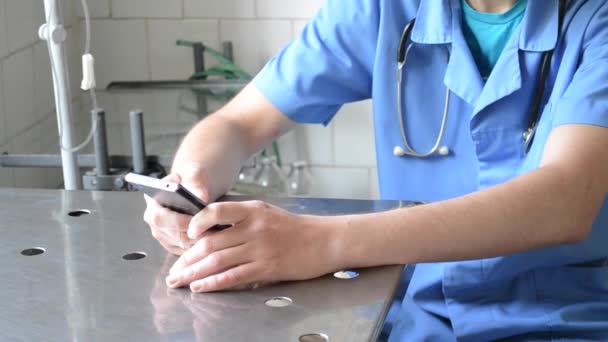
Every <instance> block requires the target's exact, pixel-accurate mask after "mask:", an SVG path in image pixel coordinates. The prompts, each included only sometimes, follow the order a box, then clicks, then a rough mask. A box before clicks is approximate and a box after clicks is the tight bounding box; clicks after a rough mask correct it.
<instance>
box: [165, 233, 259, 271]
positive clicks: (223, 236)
mask: <svg viewBox="0 0 608 342" xmlns="http://www.w3.org/2000/svg"><path fill="white" fill-rule="evenodd" d="M247 240H248V237H247V236H246V235H245V234H244V233H243V232H242V231H241V230H239V229H238V228H237V227H233V228H230V229H226V230H223V231H221V232H210V233H208V234H206V235H204V236H203V237H202V238H201V239H200V240H199V241H197V242H196V244H195V245H194V246H193V247H192V248H190V249H189V250H188V251H187V252H186V253H184V255H182V257H181V258H179V259H178V260H177V261H176V262H175V264H174V265H173V267H171V269H170V270H169V273H170V274H175V273H179V272H181V271H182V270H183V269H184V268H186V267H188V266H190V265H192V264H194V263H197V262H199V261H201V260H203V259H204V258H206V257H207V256H209V255H210V254H212V253H214V252H217V251H220V250H222V249H226V248H231V247H236V246H239V245H242V244H244V243H245V242H247Z"/></svg>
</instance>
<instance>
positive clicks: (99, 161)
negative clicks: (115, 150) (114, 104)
mask: <svg viewBox="0 0 608 342" xmlns="http://www.w3.org/2000/svg"><path fill="white" fill-rule="evenodd" d="M91 119H92V120H96V121H97V130H96V131H95V135H94V140H93V142H94V143H95V170H96V172H97V175H98V176H104V175H108V174H110V166H109V161H108V160H109V157H108V140H107V136H106V113H105V112H104V111H103V109H93V111H92V112H91Z"/></svg>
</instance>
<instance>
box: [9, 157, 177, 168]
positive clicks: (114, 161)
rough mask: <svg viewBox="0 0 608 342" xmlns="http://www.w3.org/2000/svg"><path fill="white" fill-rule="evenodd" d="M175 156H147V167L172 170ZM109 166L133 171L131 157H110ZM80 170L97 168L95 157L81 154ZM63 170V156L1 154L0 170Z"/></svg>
mask: <svg viewBox="0 0 608 342" xmlns="http://www.w3.org/2000/svg"><path fill="white" fill-rule="evenodd" d="M172 163H173V156H171V155H162V156H147V157H146V165H152V164H158V165H160V166H162V167H164V168H171V164H172ZM109 164H110V165H112V167H113V168H116V169H132V168H133V160H132V157H131V156H126V155H114V156H110V157H109ZM78 165H79V167H80V168H82V169H85V168H93V167H95V166H96V160H95V155H93V154H79V155H78ZM2 167H11V168H61V156H60V155H58V154H0V168H2Z"/></svg>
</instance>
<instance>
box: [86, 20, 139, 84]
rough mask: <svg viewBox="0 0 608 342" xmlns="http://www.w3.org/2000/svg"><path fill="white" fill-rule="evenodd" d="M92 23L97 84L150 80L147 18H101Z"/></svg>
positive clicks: (92, 46)
mask: <svg viewBox="0 0 608 342" xmlns="http://www.w3.org/2000/svg"><path fill="white" fill-rule="evenodd" d="M91 26H92V28H91V30H92V31H93V32H95V34H93V35H92V37H91V51H92V53H93V54H94V56H95V62H96V64H95V73H96V75H97V86H98V87H100V88H105V87H106V86H107V85H108V83H110V82H111V81H133V80H147V79H149V72H148V71H149V68H148V65H149V64H148V54H147V44H146V42H147V37H146V25H145V21H144V20H105V19H100V20H93V23H92V25H91ZM78 65H80V63H78Z"/></svg>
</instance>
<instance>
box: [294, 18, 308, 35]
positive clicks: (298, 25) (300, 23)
mask: <svg viewBox="0 0 608 342" xmlns="http://www.w3.org/2000/svg"><path fill="white" fill-rule="evenodd" d="M306 23H308V20H294V21H293V37H294V38H296V37H297V36H299V35H300V33H302V31H304V26H306Z"/></svg>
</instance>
